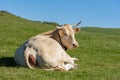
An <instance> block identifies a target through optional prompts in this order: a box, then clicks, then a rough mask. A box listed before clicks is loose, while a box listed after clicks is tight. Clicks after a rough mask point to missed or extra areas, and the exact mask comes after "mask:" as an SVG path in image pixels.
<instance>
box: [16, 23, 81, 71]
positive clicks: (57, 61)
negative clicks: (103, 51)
mask: <svg viewBox="0 0 120 80" xmlns="http://www.w3.org/2000/svg"><path fill="white" fill-rule="evenodd" d="M80 23H81V22H79V23H78V24H80ZM78 24H77V25H76V26H78ZM77 32H80V28H78V27H72V25H70V24H65V25H63V26H61V27H57V28H56V29H55V30H53V31H49V32H44V33H42V34H38V35H36V36H33V37H31V38H30V39H29V40H27V41H26V42H25V43H23V44H22V45H21V46H20V47H19V48H18V49H17V50H16V53H15V56H14V60H15V62H16V64H17V65H19V66H24V67H29V68H30V69H35V68H37V67H41V68H42V67H43V66H44V67H45V68H44V69H45V70H63V71H68V70H70V69H75V68H76V67H77V64H75V63H74V61H75V60H78V59H77V58H72V57H70V55H68V54H67V52H66V50H68V49H74V48H76V47H78V43H77V41H76V40H75V37H74V34H75V33H77Z"/></svg>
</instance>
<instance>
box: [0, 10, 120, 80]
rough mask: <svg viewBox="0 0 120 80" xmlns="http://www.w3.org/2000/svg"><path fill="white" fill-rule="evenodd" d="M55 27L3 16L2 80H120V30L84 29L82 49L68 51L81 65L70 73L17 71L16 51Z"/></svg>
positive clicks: (0, 43)
mask: <svg viewBox="0 0 120 80" xmlns="http://www.w3.org/2000/svg"><path fill="white" fill-rule="evenodd" d="M52 29H54V25H52V24H45V23H41V22H37V21H30V20H26V19H23V18H21V17H17V16H15V15H12V14H9V13H4V12H0V80H120V29H109V28H95V27H82V31H81V32H80V33H78V34H77V35H76V39H77V41H78V43H79V48H77V49H74V50H69V51H67V52H68V54H70V55H71V56H73V57H77V58H79V59H80V61H77V62H76V63H77V64H79V68H78V69H76V70H71V71H68V72H62V71H45V70H42V69H35V70H31V69H29V68H24V67H18V66H17V65H16V64H15V62H14V59H13V56H14V53H15V51H16V49H17V48H18V47H19V46H20V45H21V44H22V43H23V42H24V41H26V40H27V39H29V38H30V37H32V36H34V35H37V34H39V33H42V32H44V31H48V30H52Z"/></svg>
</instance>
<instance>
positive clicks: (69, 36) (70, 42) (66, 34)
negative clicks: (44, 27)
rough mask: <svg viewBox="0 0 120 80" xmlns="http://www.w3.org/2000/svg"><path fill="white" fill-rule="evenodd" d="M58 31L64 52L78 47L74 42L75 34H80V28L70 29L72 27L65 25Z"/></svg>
mask: <svg viewBox="0 0 120 80" xmlns="http://www.w3.org/2000/svg"><path fill="white" fill-rule="evenodd" d="M58 29H59V30H58V31H59V32H58V33H59V35H60V40H61V43H62V44H63V45H64V48H65V49H66V50H67V49H73V48H76V47H78V43H77V41H76V40H75V33H78V32H80V28H78V27H72V25H69V24H65V25H63V26H62V27H59V28H58Z"/></svg>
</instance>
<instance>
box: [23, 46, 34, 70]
mask: <svg viewBox="0 0 120 80" xmlns="http://www.w3.org/2000/svg"><path fill="white" fill-rule="evenodd" d="M35 53H36V52H35V50H34V49H33V48H32V47H26V49H25V51H24V57H25V61H26V64H27V66H28V67H29V68H30V69H35V65H36V55H35Z"/></svg>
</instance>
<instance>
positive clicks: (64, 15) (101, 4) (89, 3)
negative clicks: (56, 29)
mask: <svg viewBox="0 0 120 80" xmlns="http://www.w3.org/2000/svg"><path fill="white" fill-rule="evenodd" d="M0 10H5V11H8V12H10V13H12V14H15V15H16V16H20V17H23V18H26V19H29V20H35V21H48V22H57V23H58V24H60V25H63V24H76V23H77V22H79V21H82V23H81V25H80V27H86V26H91V27H102V28H120V0H0Z"/></svg>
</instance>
